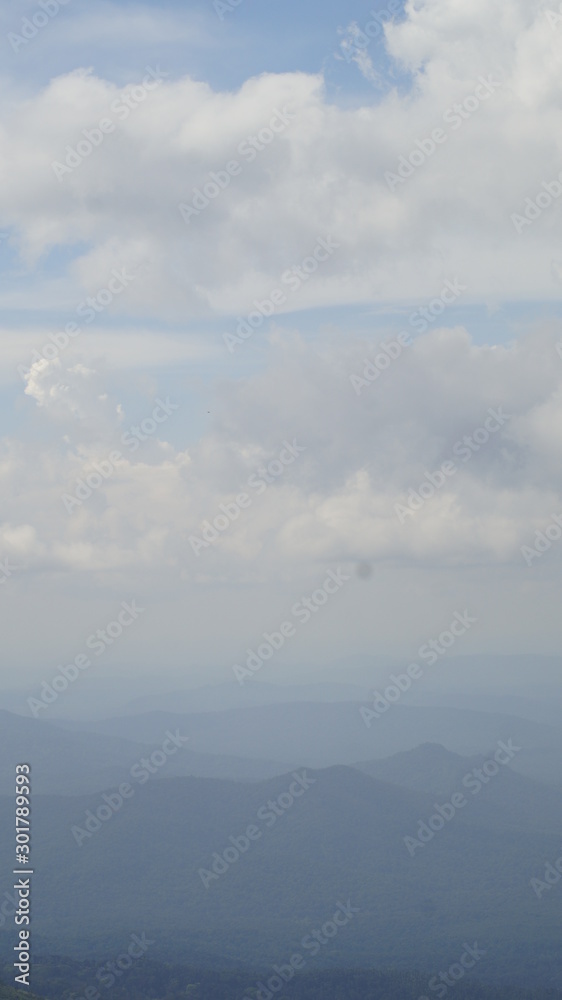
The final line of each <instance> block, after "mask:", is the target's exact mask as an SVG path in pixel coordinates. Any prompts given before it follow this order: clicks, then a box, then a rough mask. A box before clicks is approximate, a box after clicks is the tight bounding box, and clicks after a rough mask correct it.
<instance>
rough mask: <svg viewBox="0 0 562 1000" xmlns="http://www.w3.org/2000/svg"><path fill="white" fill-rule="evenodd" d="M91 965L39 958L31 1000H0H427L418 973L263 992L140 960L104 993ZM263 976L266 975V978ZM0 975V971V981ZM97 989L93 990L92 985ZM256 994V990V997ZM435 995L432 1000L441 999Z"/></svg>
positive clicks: (475, 996) (476, 987)
mask: <svg viewBox="0 0 562 1000" xmlns="http://www.w3.org/2000/svg"><path fill="white" fill-rule="evenodd" d="M98 969H99V963H93V962H78V961H73V960H72V959H68V958H61V957H60V956H58V955H57V956H47V957H43V958H40V959H39V961H38V962H37V964H36V969H35V973H36V975H35V980H36V983H35V984H34V988H35V989H39V990H40V993H41V996H38V995H37V994H35V993H29V992H27V991H26V992H20V991H16V990H12V989H10V988H9V987H6V986H2V985H1V984H0V1000H23V998H24V997H26V998H27V1000H85V998H86V1000H100V998H101V997H105V996H108V997H109V996H110V997H111V1000H186V998H189V1000H273V998H275V1000H344V998H345V1000H427V998H426V997H425V992H426V990H427V988H428V978H427V976H424V975H421V974H420V973H419V972H398V971H392V970H387V971H378V970H373V969H345V970H342V969H333V970H331V971H316V972H305V973H300V974H299V973H297V974H296V975H295V976H294V978H292V979H291V981H290V983H287V984H283V986H282V987H281V988H280V989H279V990H276V991H275V992H273V993H272V992H271V990H269V989H268V988H267V986H266V980H267V979H268V975H269V973H268V972H267V971H264V970H261V971H259V970H258V971H256V970H254V971H251V970H247V969H244V970H241V969H235V970H233V969H229V970H220V971H217V970H210V969H204V968H203V969H202V968H193V967H189V966H176V965H175V966H170V965H165V964H163V963H160V962H154V961H152V960H151V959H148V958H144V959H142V960H141V961H139V962H138V964H137V965H136V966H133V968H131V970H130V971H129V972H128V973H127V974H126V976H125V975H124V976H123V980H122V981H121V982H120V983H115V985H113V986H112V987H111V991H110V992H109V991H108V990H107V989H105V988H104V987H103V986H102V985H101V984H100V982H99V980H96V972H97V971H98ZM270 971H271V970H270ZM5 974H6V970H4V975H5ZM96 981H97V982H98V986H99V990H98V989H97V988H96V986H95V984H96ZM262 988H263V989H262ZM443 990H446V992H447V993H448V992H450V991H449V990H447V989H446V987H445V985H444V984H443V985H442V986H441V991H440V992H436V993H435V996H437V997H438V998H442V997H444V996H445V995H446V994H445V993H443ZM454 998H455V1000H562V993H561V992H558V991H554V990H536V991H535V990H520V989H518V988H514V987H512V986H504V987H490V986H486V985H483V984H482V983H479V982H478V981H476V980H474V979H472V980H471V979H470V978H469V977H468V975H467V976H466V977H465V978H464V979H463V980H462V982H458V983H455V986H454Z"/></svg>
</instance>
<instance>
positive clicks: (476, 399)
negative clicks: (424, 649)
mask: <svg viewBox="0 0 562 1000" xmlns="http://www.w3.org/2000/svg"><path fill="white" fill-rule="evenodd" d="M369 352H370V347H369V345H368V344H367V343H365V342H363V341H361V340H360V339H358V338H357V337H355V336H353V335H352V334H349V333H348V334H345V335H344V334H341V335H335V334H334V335H333V336H332V338H331V341H330V343H329V344H328V343H321V342H319V341H318V342H312V343H308V344H307V343H305V342H304V341H302V340H301V339H300V338H299V337H298V335H296V334H295V335H286V334H283V335H282V334H280V333H278V334H276V336H275V337H274V338H273V342H272V347H271V358H270V365H269V366H268V369H267V370H266V371H264V372H262V373H260V374H256V375H254V376H251V377H247V378H245V379H242V380H237V381H230V382H226V381H225V382H223V383H222V384H221V386H220V390H219V392H220V398H218V399H217V400H216V407H217V414H216V416H215V418H214V421H215V422H214V425H213V428H212V429H211V430H210V431H209V432H207V433H206V434H204V435H203V437H202V438H201V440H200V442H199V443H198V444H197V445H195V446H193V447H190V449H189V452H187V451H185V450H181V448H180V449H178V448H175V447H173V446H172V445H171V444H169V443H167V441H166V438H167V434H166V425H165V423H164V424H163V425H162V428H161V429H160V430H159V431H158V432H157V433H155V434H154V435H153V436H152V437H151V439H150V440H149V441H147V442H146V443H144V444H143V445H142V446H141V447H139V448H138V450H137V451H136V452H135V453H132V452H129V451H128V450H127V449H126V448H124V447H123V445H122V444H120V435H121V433H122V431H123V428H124V426H125V424H124V423H123V420H122V416H121V414H120V413H117V412H116V407H115V405H114V401H112V400H111V399H107V398H104V396H103V393H100V391H99V385H100V379H99V375H98V374H97V373H95V372H92V371H89V370H87V369H85V368H84V367H82V366H77V365H72V366H70V367H67V368H66V369H64V368H63V366H62V365H61V363H60V362H59V363H58V364H52V365H50V366H47V367H44V366H42V365H41V363H40V364H39V365H37V366H35V367H34V369H33V370H32V373H31V376H30V380H29V388H30V395H32V396H33V397H34V398H35V400H36V401H37V404H38V406H39V410H40V411H43V410H45V408H46V407H48V408H50V410H52V412H53V413H54V415H55V417H56V420H57V428H58V430H59V432H60V433H61V434H63V435H64V438H65V439H66V441H67V444H66V445H64V446H61V444H60V441H59V443H57V444H56V445H53V446H52V447H50V448H49V449H47V450H46V449H45V448H44V447H43V448H41V450H40V451H37V449H36V448H35V447H34V446H32V445H24V444H22V443H19V444H18V443H17V442H5V443H4V462H3V465H2V467H1V468H2V479H3V496H4V498H5V499H4V511H5V513H4V517H5V521H6V524H7V525H8V526H9V530H10V531H11V532H12V533H13V532H14V531H17V530H20V529H21V530H23V529H24V528H25V526H26V525H31V524H32V525H33V536H31V535H30V536H29V546H28V547H29V552H28V555H29V558H30V559H31V563H32V568H33V564H34V553H35V556H36V558H37V562H36V568H37V569H42V568H44V567H45V566H48V565H57V566H58V567H59V568H60V569H64V570H65V571H66V572H71V573H73V572H76V571H85V570H88V571H89V572H92V571H96V570H101V569H103V570H104V571H108V570H115V571H122V570H125V569H127V570H128V571H130V572H132V573H134V574H135V576H136V574H138V573H140V574H141V575H142V574H143V573H148V574H149V576H150V578H152V577H153V576H154V574H155V573H158V572H164V571H165V572H169V571H171V572H173V573H174V574H177V577H178V579H179V576H180V574H181V573H182V572H183V574H184V576H185V575H186V574H187V576H188V577H189V578H192V579H193V578H195V577H197V575H198V574H200V573H201V572H204V573H205V574H207V575H208V576H209V578H213V577H217V578H220V579H232V580H233V581H234V580H237V579H239V578H240V577H241V576H243V575H244V574H245V573H246V572H248V571H250V570H251V566H252V564H253V562H254V561H255V560H256V559H258V561H259V563H260V566H261V568H262V572H264V573H265V574H266V575H267V576H269V578H271V579H278V578H281V577H283V575H284V574H285V573H286V572H287V571H288V569H289V567H292V571H293V572H295V573H296V574H297V575H298V574H303V575H304V576H306V575H307V574H308V573H309V572H310V569H311V567H312V566H314V565H317V564H318V563H320V564H324V563H325V562H326V561H332V560H338V559H341V558H347V559H355V560H359V559H367V560H372V561H373V562H379V563H382V564H384V563H385V561H388V560H391V561H397V560H398V561H399V562H401V563H404V564H411V565H415V564H417V563H418V562H420V561H421V562H426V563H428V564H430V563H431V562H432V561H434V560H436V559H437V560H440V561H444V562H445V564H449V565H458V566H469V565H472V564H481V563H487V564H490V565H496V564H499V563H504V562H510V561H513V560H517V559H518V558H519V548H520V546H521V545H522V544H526V543H527V541H528V539H529V538H531V539H532V536H533V531H534V528H535V527H539V526H540V524H541V522H542V520H546V521H548V519H549V518H550V516H551V514H552V512H553V511H554V510H557V509H558V500H557V497H558V495H559V492H560V491H561V490H562V472H561V471H560V470H561V469H562V463H561V461H560V460H561V458H562V454H561V451H562V441H561V437H560V433H559V429H557V428H558V425H559V423H560V420H559V416H560V408H561V402H560V400H561V399H562V361H560V359H559V357H558V355H557V353H556V350H555V337H554V334H550V333H548V332H546V333H545V332H542V331H540V330H539V331H537V332H536V333H535V334H534V335H530V336H528V337H527V338H526V339H524V340H523V341H522V342H520V343H518V344H515V345H513V346H510V347H502V348H494V349H492V348H489V347H478V346H475V345H474V344H473V343H472V342H471V340H470V338H469V336H468V335H467V333H466V332H465V331H464V330H462V329H453V330H447V329H437V330H434V331H433V332H432V333H429V334H426V335H425V336H421V337H419V338H418V339H417V340H416V341H415V342H414V343H413V345H412V346H411V347H410V348H408V349H407V351H406V352H405V353H404V354H403V356H402V357H400V358H399V359H398V360H396V361H395V362H394V363H393V365H392V366H391V367H390V368H389V369H388V370H387V371H385V372H383V373H382V374H381V376H380V377H379V379H378V380H377V381H376V382H375V383H374V384H373V385H371V386H370V387H368V388H367V389H365V390H364V392H363V393H362V394H361V396H359V397H357V395H356V394H355V393H354V391H353V389H352V387H351V385H350V381H349V375H350V374H352V373H356V372H358V371H361V370H362V368H363V364H364V361H363V359H364V358H365V356H366V354H368V353H369ZM371 353H372V351H371ZM152 406H153V402H152V403H150V404H149V403H148V402H147V415H148V414H149V412H150V409H151V408H152ZM498 407H499V408H501V409H502V410H503V412H504V413H505V414H506V415H509V420H507V421H506V422H505V424H504V425H503V426H502V427H501V429H499V430H498V431H497V433H494V434H492V435H490V439H489V441H487V442H486V443H485V445H482V447H481V448H479V449H477V451H476V453H474V454H473V455H472V456H471V458H470V461H465V460H464V459H463V458H462V457H459V453H458V450H457V451H455V445H456V444H457V442H462V440H463V438H464V436H465V435H469V436H470V435H472V434H473V433H474V432H475V431H476V430H477V429H478V428H480V427H482V425H483V423H484V421H485V420H486V418H487V416H488V412H489V410H490V408H492V409H497V408H498ZM112 414H113V416H112ZM174 419H175V420H178V421H180V427H181V421H182V419H185V417H183V418H182V414H181V407H180V409H179V412H178V414H177V415H175V416H174ZM94 427H97V434H96V433H95V432H94V431H93V428H94ZM179 436H180V438H181V433H180V435H179ZM284 439H287V440H289V441H292V440H293V439H295V440H296V441H297V443H298V444H299V445H300V446H303V447H304V448H305V449H306V450H305V451H304V452H303V454H302V455H301V456H300V457H299V458H298V460H296V461H295V462H294V463H293V464H291V465H290V466H289V467H288V468H287V470H286V471H285V473H284V475H283V476H282V477H281V478H280V479H279V480H278V481H276V482H275V483H274V484H272V485H270V486H269V487H268V488H267V490H265V491H264V493H263V495H258V494H257V493H254V492H253V491H252V490H249V491H248V492H249V493H250V494H251V495H252V497H253V502H252V507H251V511H249V512H243V513H242V515H241V516H240V517H239V518H238V519H237V520H236V522H235V523H234V524H232V525H231V527H230V528H229V529H228V530H227V531H225V533H224V535H223V536H221V538H220V541H219V542H217V543H216V544H215V545H212V546H210V547H209V548H208V549H207V550H205V551H204V552H203V553H202V554H201V555H200V557H199V558H198V559H196V558H195V557H194V555H193V552H192V550H191V548H190V546H189V544H188V539H189V536H190V535H192V534H198V535H200V527H201V524H202V523H203V522H204V521H205V520H211V521H212V520H213V518H214V517H215V516H216V515H217V513H219V504H220V503H227V502H231V501H232V499H233V498H234V497H235V496H236V495H237V494H239V493H240V492H242V491H243V490H244V488H246V489H247V485H246V486H245V484H247V481H248V477H249V476H250V475H251V474H252V473H253V472H255V470H256V468H258V467H259V466H260V465H261V464H263V463H266V464H267V462H269V461H270V460H271V459H273V458H275V457H276V456H277V454H278V452H279V449H280V448H281V447H282V442H283V440H284ZM115 447H120V449H121V451H122V452H123V460H122V462H121V463H120V464H119V465H118V466H117V467H116V469H115V470H114V472H113V474H112V475H111V476H109V477H108V478H107V481H106V482H104V483H103V484H102V486H101V487H100V488H99V489H96V490H94V491H93V494H92V496H91V497H90V498H88V499H86V500H84V502H83V503H82V504H81V505H80V506H79V508H78V507H77V508H76V509H75V510H74V511H73V513H72V514H70V515H69V514H68V513H67V511H66V510H65V508H64V506H63V504H62V501H61V496H62V494H63V492H65V491H66V492H69V493H70V492H73V491H74V489H75V484H76V481H77V480H79V479H83V478H84V477H85V476H86V475H88V474H89V473H91V472H92V471H93V469H94V468H95V464H96V463H99V462H100V461H102V460H104V459H107V456H108V454H109V452H110V451H111V449H112V448H115ZM451 458H453V459H454V461H455V465H456V471H455V474H454V476H451V478H450V479H449V480H448V481H447V483H446V485H445V486H443V488H442V489H440V490H437V491H436V494H435V496H433V497H432V498H431V499H429V500H428V501H427V502H426V503H425V505H424V506H423V508H422V509H421V510H419V511H418V512H417V513H416V514H415V515H413V516H411V517H408V518H406V519H405V523H400V519H399V518H398V517H397V514H396V504H397V503H398V502H401V503H404V502H406V501H405V499H404V498H405V497H406V496H407V494H408V491H409V490H410V489H411V488H414V489H415V488H417V487H418V485H419V484H420V483H421V482H422V481H424V477H425V474H426V472H430V473H434V472H435V471H436V470H437V469H439V468H440V466H441V465H442V463H443V462H444V461H446V460H449V459H451ZM6 541H9V536H6Z"/></svg>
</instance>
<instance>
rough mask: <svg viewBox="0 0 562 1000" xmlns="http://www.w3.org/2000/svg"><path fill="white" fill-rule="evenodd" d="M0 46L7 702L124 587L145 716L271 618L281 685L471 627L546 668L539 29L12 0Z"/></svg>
mask: <svg viewBox="0 0 562 1000" xmlns="http://www.w3.org/2000/svg"><path fill="white" fill-rule="evenodd" d="M377 14H378V15H379V17H378V19H377V17H376V15H377ZM0 45H1V46H2V56H3V58H2V60H1V65H2V69H1V70H0V76H1V80H0V82H1V87H2V96H3V100H2V106H1V108H0V163H1V167H0V169H1V184H0V307H1V310H2V314H1V317H0V337H1V344H2V350H1V352H0V353H1V361H0V421H1V427H2V432H1V444H0V449H1V450H0V476H1V488H2V494H1V495H2V505H1V509H0V601H1V602H3V607H2V609H1V613H2V635H3V656H2V661H3V667H2V675H1V676H2V679H1V682H0V683H1V685H2V687H3V688H4V689H10V690H13V689H15V688H18V689H19V688H21V689H22V690H23V689H26V690H30V691H31V690H32V689H33V688H34V687H35V688H36V687H37V685H38V684H40V683H41V682H42V681H43V680H46V679H48V678H49V677H50V676H52V674H53V673H54V672H55V671H56V669H57V667H58V665H59V664H61V663H69V662H71V661H73V660H74V658H75V657H76V656H77V655H78V654H80V652H81V651H83V650H84V648H85V644H86V641H87V638H88V637H89V636H91V635H92V634H95V633H96V632H97V630H98V629H101V630H103V629H104V628H105V627H106V625H107V624H108V623H110V622H112V621H114V620H116V616H117V615H118V614H119V613H120V609H121V606H122V603H123V602H128V603H129V604H130V602H131V601H136V602H137V605H136V606H138V607H141V608H142V609H143V610H142V613H139V614H138V615H137V616H136V617H135V618H134V625H131V627H130V628H129V627H127V628H126V629H124V630H123V633H122V634H121V635H120V636H119V637H118V638H116V639H115V640H114V641H113V642H112V643H108V644H107V648H106V649H105V650H104V654H103V663H102V657H101V656H100V671H105V674H106V675H107V676H111V671H112V670H115V671H116V672H117V673H118V674H119V676H120V677H125V678H130V684H131V696H134V693H135V692H134V689H135V678H137V677H140V676H141V675H142V676H145V675H146V674H147V673H148V674H149V675H150V676H152V677H154V678H157V679H158V678H160V677H161V678H162V683H168V681H169V679H171V678H173V679H174V681H175V682H185V683H186V684H189V683H191V682H193V680H194V679H198V680H206V681H209V682H212V683H215V682H219V681H221V680H228V679H232V676H233V674H232V671H233V665H234V664H235V663H238V662H240V661H241V658H242V660H245V658H246V657H247V655H248V651H249V650H254V649H256V648H257V647H258V646H259V644H260V643H261V642H263V641H264V639H263V636H264V633H267V634H268V635H271V634H272V633H277V632H278V631H279V629H280V627H281V624H282V623H283V622H287V621H289V622H291V623H293V625H294V631H293V634H292V635H291V636H286V637H284V639H283V647H282V650H283V655H282V657H279V658H278V660H277V661H276V662H275V663H273V662H272V664H271V669H270V671H269V674H268V680H270V681H272V682H277V683H281V682H282V681H283V679H284V670H285V666H284V664H289V665H290V664H292V665H293V667H294V666H295V665H299V664H303V665H305V667H303V679H306V678H307V676H311V677H312V676H313V675H314V676H315V677H316V676H320V675H321V670H322V665H323V664H324V663H327V662H328V661H332V660H338V661H343V662H345V660H346V657H357V656H359V657H361V656H363V657H364V656H392V657H396V658H398V659H400V658H408V659H412V658H413V657H415V654H416V650H417V649H418V648H419V646H420V644H422V643H424V642H427V641H428V640H429V639H431V637H433V636H436V635H439V634H440V633H442V632H443V630H444V629H447V628H448V625H449V623H450V622H451V621H452V620H453V618H454V615H455V614H457V613H458V614H461V615H462V614H468V615H469V616H471V617H473V618H474V619H475V622H474V624H473V625H472V626H471V628H470V630H467V631H466V633H465V634H463V635H462V637H459V638H458V640H455V646H454V648H453V649H451V650H450V651H449V653H448V655H462V656H469V655H475V654H490V655H492V654H494V655H496V654H498V655H500V654H510V653H525V654H533V653H536V654H545V655H555V654H556V653H557V650H558V646H559V642H560V639H561V637H562V626H561V616H560V615H559V613H558V602H559V588H558V580H559V568H560V559H561V553H562V542H561V544H558V542H559V536H562V501H561V499H560V482H561V475H562V473H561V469H562V464H561V461H560V459H561V457H562V395H561V380H562V346H559V345H560V344H561V343H562V332H561V329H560V314H561V304H560V292H561V289H562V242H561V239H560V235H559V233H560V211H561V206H562V156H561V145H562V138H561V136H562V130H561V129H560V118H561V108H560V82H559V66H560V58H561V56H562V15H561V14H559V13H558V8H556V7H554V8H549V7H548V6H547V5H545V4H544V3H533V2H529V0H407V2H406V3H405V4H404V3H401V2H397V0H395V2H393V3H388V4H387V5H386V6H383V5H381V4H377V5H376V6H374V7H372V6H370V5H369V4H366V3H359V2H355V0H353V2H349V0H346V2H345V3H344V2H343V0H341V2H339V0H332V2H324V3H322V4H320V3H318V2H316V0H311V2H309V3H307V4H306V5H305V6H304V8H303V7H302V5H300V4H299V5H298V4H297V3H296V2H294V0H289V2H285V3H283V4H281V3H279V2H277V0H239V2H238V3H237V4H236V5H235V4H234V2H233V0H230V3H229V4H227V3H222V2H219V0H217V2H216V3H215V4H213V3H212V2H211V0H204V2H201V3H187V4H186V3H185V2H182V3H179V2H177V3H173V2H171V3H168V4H158V5H156V4H145V5H142V4H137V3H108V2H97V0H88V3H85V2H82V3H81V2H79V0H67V2H66V3H64V4H61V3H59V2H58V0H43V3H42V4H41V3H39V0H36V2H35V0H31V2H27V0H26V2H23V3H22V2H21V0H17V2H15V0H14V2H7V3H5V4H4V5H3V8H2V12H1V14H0ZM135 428H136V429H135ZM143 428H144V429H143ZM237 498H238V499H237ZM241 498H244V499H241ZM557 518H560V524H559V523H558V521H557ZM217 519H218V520H217ZM330 572H331V573H332V574H335V575H336V577H337V579H338V581H340V583H339V584H338V585H335V584H334V585H333V587H335V590H334V592H333V593H330V592H329V587H330V585H329V586H328V589H326V588H325V586H324V585H325V584H326V581H327V580H328V579H331V578H329V577H328V576H327V574H329V573H330ZM338 574H340V575H339V576H338ZM333 587H332V589H333ZM313 594H316V596H317V600H316V601H314V599H313V598H312V597H311V596H310V595H313ZM322 595H323V596H322ZM303 598H307V599H308V600H309V601H310V600H311V601H312V605H313V606H312V609H311V610H310V613H309V619H308V620H307V621H304V620H303V621H301V620H300V619H299V614H300V612H299V611H295V610H294V609H295V605H298V604H299V602H302V600H303ZM302 617H303V618H304V613H303V615H302ZM281 660H282V661H283V662H282V663H281ZM498 662H499V661H498ZM287 669H288V668H287ZM307 671H308V673H307ZM291 679H294V678H293V677H292V678H291ZM505 679H506V683H508V682H509V677H508V676H507V675H506V678H505Z"/></svg>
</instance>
